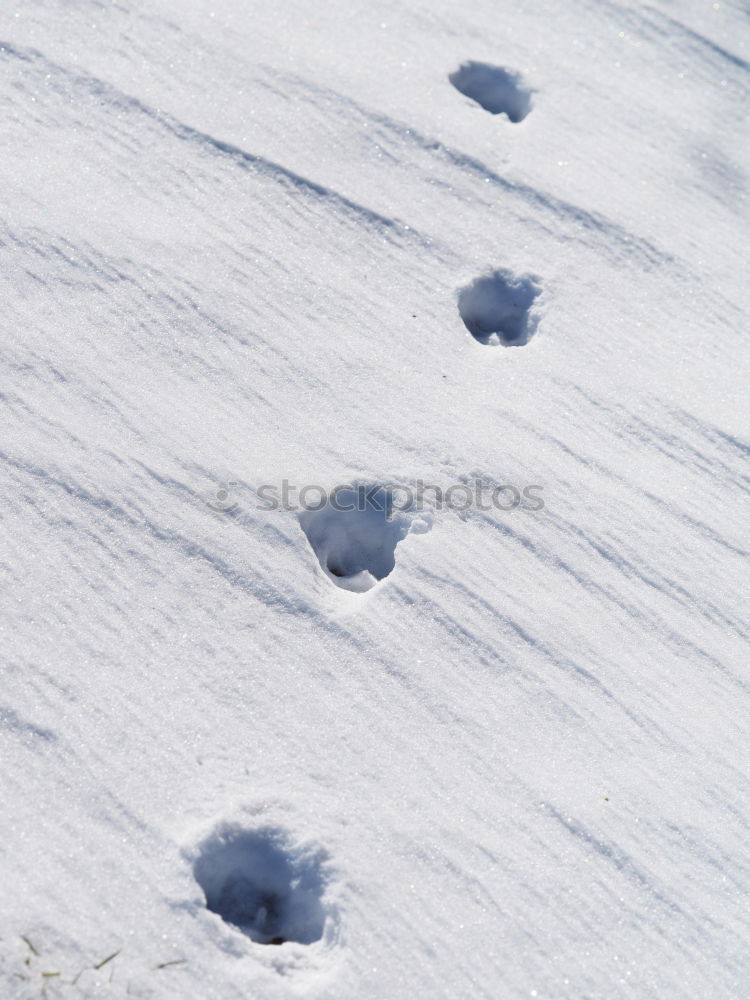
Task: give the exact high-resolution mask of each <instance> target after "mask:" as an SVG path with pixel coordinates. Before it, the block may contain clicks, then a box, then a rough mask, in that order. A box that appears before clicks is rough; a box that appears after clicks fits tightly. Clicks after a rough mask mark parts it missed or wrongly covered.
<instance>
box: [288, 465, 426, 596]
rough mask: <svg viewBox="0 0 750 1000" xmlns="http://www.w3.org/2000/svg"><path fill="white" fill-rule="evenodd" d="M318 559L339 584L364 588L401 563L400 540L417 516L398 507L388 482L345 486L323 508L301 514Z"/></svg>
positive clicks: (363, 589)
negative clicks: (399, 554) (398, 561)
mask: <svg viewBox="0 0 750 1000" xmlns="http://www.w3.org/2000/svg"><path fill="white" fill-rule="evenodd" d="M299 521H300V524H301V526H302V530H303V531H304V532H305V534H306V535H307V540H308V541H309V543H310V545H311V546H312V549H313V551H314V552H315V555H316V556H317V557H318V562H319V563H320V566H321V568H322V570H323V572H324V573H325V574H326V576H327V577H328V578H329V579H330V580H332V581H333V582H334V583H335V584H336V585H337V586H338V587H342V588H343V589H344V590H352V591H355V592H359V593H362V592H363V591H366V590H370V589H371V588H372V587H374V586H375V584H376V583H377V582H378V580H382V579H383V578H384V577H386V576H388V574H389V573H390V572H391V571H392V570H393V567H394V566H395V565H396V554H395V553H396V546H397V545H398V543H399V542H400V541H402V539H404V538H405V537H406V535H407V534H408V533H409V529H410V526H411V518H410V516H409V515H408V514H404V513H395V512H394V511H393V508H392V494H391V492H390V490H389V489H388V488H387V487H383V486H361V485H360V486H351V487H348V486H347V487H339V488H338V489H337V490H335V491H333V492H332V494H331V496H330V497H329V498H328V501H327V503H326V505H325V506H324V507H322V508H321V509H320V510H305V511H303V512H302V513H301V514H300V515H299Z"/></svg>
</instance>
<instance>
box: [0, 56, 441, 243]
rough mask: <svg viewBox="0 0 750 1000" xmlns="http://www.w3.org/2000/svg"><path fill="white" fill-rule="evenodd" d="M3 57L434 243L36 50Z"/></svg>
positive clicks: (387, 227)
mask: <svg viewBox="0 0 750 1000" xmlns="http://www.w3.org/2000/svg"><path fill="white" fill-rule="evenodd" d="M0 53H3V54H5V55H7V56H10V57H13V58H15V59H20V60H21V61H23V62H26V63H31V64H34V63H35V62H37V63H39V64H41V66H42V68H44V69H45V70H47V71H48V72H49V71H52V72H54V73H57V74H60V75H61V76H62V77H63V78H64V79H66V80H67V81H69V82H70V83H72V84H74V85H75V87H77V88H80V89H81V90H85V91H87V92H88V93H89V94H91V95H92V96H94V97H99V98H102V99H103V100H104V101H105V102H106V104H107V105H110V106H111V107H112V108H121V109H123V110H126V111H130V112H134V113H136V114H141V115H144V116H145V117H147V118H149V119H151V120H152V121H154V122H157V123H158V124H159V125H161V126H162V127H164V128H165V129H167V130H168V131H169V132H171V133H172V135H174V136H175V137H176V138H178V139H181V140H183V141H186V142H190V143H194V144H196V145H197V146H199V147H203V148H205V149H209V150H213V151H214V152H217V153H220V154H222V155H223V156H226V157H228V158H229V159H231V160H232V161H233V162H234V163H235V164H237V165H239V166H241V167H242V168H244V169H251V170H254V171H256V170H257V171H258V172H259V173H261V174H263V175H265V176H267V177H269V178H271V179H273V180H275V181H276V182H277V183H280V184H283V185H285V186H288V187H290V188H291V189H292V190H294V191H297V192H299V193H301V194H302V195H306V196H312V197H314V198H318V199H322V200H323V201H325V202H327V203H329V204H331V205H333V206H335V207H336V208H338V209H340V210H341V211H343V213H344V214H345V215H347V216H349V217H351V218H354V219H355V220H356V221H357V222H358V223H359V224H361V225H366V226H367V227H368V228H373V229H375V230H376V231H378V232H381V233H382V234H383V235H387V236H388V237H389V238H395V237H398V238H400V239H401V240H405V241H406V242H410V241H419V242H422V243H424V244H425V245H429V244H430V242H431V240H428V239H426V238H425V237H423V236H421V235H420V234H419V233H418V232H417V231H416V230H415V229H414V228H413V227H411V226H408V225H406V224H405V223H403V222H400V221H399V220H397V219H391V218H387V217H386V216H384V215H381V214H379V213H378V212H375V211H373V210H372V209H369V208H367V207H365V206H364V205H360V204H358V203H357V202H354V201H352V200H350V199H349V198H346V197H344V196H343V195H341V194H339V193H338V192H337V191H334V190H332V189H331V188H327V187H325V186H324V185H322V184H318V183H316V182H315V181H312V180H310V179H309V178H307V177H303V176H302V175H301V174H298V173H295V172H294V171H293V170H290V169H289V168H287V167H284V166H282V165H281V164H279V163H274V162H273V161H271V160H267V159H265V158H264V157H262V156H258V155H257V154H254V153H249V152H247V151H246V150H244V149H241V148H240V147H239V146H234V145H232V144H231V143H228V142H224V141H223V140H221V139H218V138H216V137H214V136H211V135H208V134H207V133H205V132H201V131H199V130H198V129H195V128H192V127H191V126H190V125H187V124H185V123H184V122H180V121H178V120H177V119H176V118H174V117H173V116H172V115H170V114H168V113H167V112H165V111H161V110H159V109H158V108H153V107H150V106H149V105H147V104H145V103H144V102H143V101H141V100H139V99H138V98H136V97H132V96H131V95H129V94H126V93H124V92H123V91H121V90H118V89H117V88H116V87H114V86H112V85H111V84H109V83H107V82H106V81H105V80H101V79H99V78H98V77H93V76H87V75H85V74H82V73H80V72H76V71H74V70H69V69H66V68H65V67H63V66H60V65H58V64H56V63H54V62H52V61H51V60H49V59H48V58H47V57H46V56H45V55H44V54H43V53H42V52H39V51H37V50H34V49H27V50H25V51H21V50H19V49H17V48H14V47H13V46H12V45H10V44H8V43H7V42H1V41H0Z"/></svg>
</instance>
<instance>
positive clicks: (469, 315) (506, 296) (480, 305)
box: [458, 270, 541, 347]
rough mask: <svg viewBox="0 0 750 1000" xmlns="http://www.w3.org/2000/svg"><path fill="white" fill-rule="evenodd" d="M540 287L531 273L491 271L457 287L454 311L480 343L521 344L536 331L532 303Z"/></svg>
mask: <svg viewBox="0 0 750 1000" xmlns="http://www.w3.org/2000/svg"><path fill="white" fill-rule="evenodd" d="M540 291H541V285H540V284H539V279H538V278H536V277H534V276H533V275H521V276H519V277H515V276H514V275H513V274H511V272H510V271H505V270H498V271H492V272H491V273H490V274H487V275H484V276H483V277H481V278H477V279H476V281H473V282H472V283H471V284H470V285H467V286H466V287H465V288H462V289H461V291H460V292H459V294H458V311H459V313H460V314H461V319H462V320H463V321H464V325H465V326H466V329H467V330H468V331H469V333H470V334H471V335H472V337H474V338H475V340H478V341H479V343H480V344H487V345H499V344H502V345H503V347H522V346H523V345H524V344H528V342H529V340H531V338H532V337H533V336H534V334H535V332H536V328H537V324H538V322H539V318H538V316H537V315H536V313H535V312H534V311H533V309H532V307H533V304H534V300H535V299H536V297H537V296H538V295H539V293H540Z"/></svg>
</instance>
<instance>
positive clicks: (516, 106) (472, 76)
mask: <svg viewBox="0 0 750 1000" xmlns="http://www.w3.org/2000/svg"><path fill="white" fill-rule="evenodd" d="M448 79H449V80H450V82H451V83H452V84H453V86H454V87H455V88H456V90H458V91H460V92H461V93H462V94H464V95H465V96H466V97H470V98H471V99H472V101H476V102H477V104H479V105H480V107H483V108H484V110H485V111H489V112H490V114H493V115H507V116H508V118H509V119H510V121H512V122H514V123H517V122H520V121H523V119H524V118H525V117H526V115H527V114H528V113H529V111H531V95H532V91H531V90H530V89H529V88H528V87H526V86H525V85H524V84H523V81H522V77H521V74H520V73H516V72H515V71H514V70H510V69H503V68H502V67H501V66H491V65H490V64H489V63H482V62H465V63H463V65H461V66H459V68H458V69H457V70H456V71H455V72H454V73H451V74H450V75H449V77H448Z"/></svg>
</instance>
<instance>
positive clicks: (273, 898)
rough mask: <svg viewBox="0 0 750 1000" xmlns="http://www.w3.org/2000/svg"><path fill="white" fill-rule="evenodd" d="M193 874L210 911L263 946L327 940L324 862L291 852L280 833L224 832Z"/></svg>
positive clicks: (213, 839) (212, 840)
mask: <svg viewBox="0 0 750 1000" xmlns="http://www.w3.org/2000/svg"><path fill="white" fill-rule="evenodd" d="M194 872H195V878H196V880H197V882H198V884H199V885H200V886H201V888H202V889H203V892H204V893H205V896H206V906H207V907H208V909H209V910H211V911H213V912H214V913H217V914H218V915H219V916H220V917H221V918H222V919H223V920H225V921H226V922H227V923H229V924H232V925H233V926H235V927H237V928H238V930H241V931H242V932H243V933H244V934H247V936H248V937H250V938H252V940H253V941H256V942H257V943H258V944H273V945H280V944H284V942H285V941H298V942H300V943H301V944H311V943H312V942H313V941H317V940H319V939H320V938H321V937H322V936H323V931H324V927H325V917H326V914H325V910H324V908H323V904H322V901H321V897H322V894H323V889H324V879H323V876H322V873H321V868H320V859H319V858H317V857H315V856H310V855H309V854H305V853H304V852H295V851H293V850H291V851H290V850H288V849H287V846H286V841H285V836H284V834H283V831H281V830H275V829H263V830H243V829H241V828H238V827H225V828H222V829H220V830H218V831H217V832H216V833H215V834H214V835H213V836H212V837H210V838H209V839H208V840H207V841H206V842H205V843H204V844H203V845H202V847H201V851H200V854H199V856H198V858H197V860H196V862H195V867H194Z"/></svg>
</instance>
